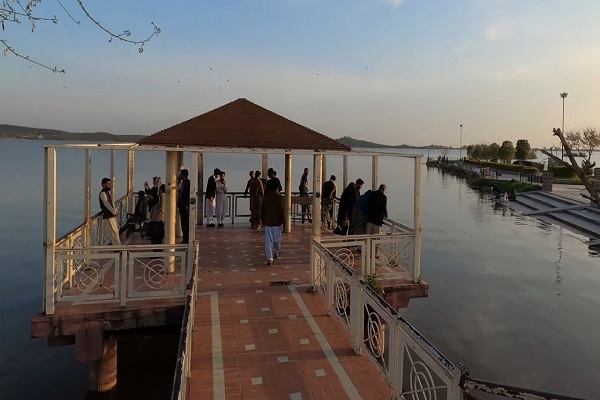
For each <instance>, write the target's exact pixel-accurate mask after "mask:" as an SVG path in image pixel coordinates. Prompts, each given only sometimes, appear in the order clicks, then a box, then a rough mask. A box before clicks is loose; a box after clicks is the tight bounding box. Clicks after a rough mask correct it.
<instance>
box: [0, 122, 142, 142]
mask: <svg viewBox="0 0 600 400" xmlns="http://www.w3.org/2000/svg"><path fill="white" fill-rule="evenodd" d="M143 137H144V136H143V135H113V134H112V133H107V132H84V133H82V132H65V131H59V130H55V129H40V128H29V127H26V126H16V125H0V139H28V140H70V141H73V142H132V143H133V142H137V141H138V140H140V139H141V138H143Z"/></svg>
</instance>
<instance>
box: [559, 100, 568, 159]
mask: <svg viewBox="0 0 600 400" xmlns="http://www.w3.org/2000/svg"><path fill="white" fill-rule="evenodd" d="M568 94H569V93H566V92H565V93H561V94H560V97H562V101H563V114H562V130H561V132H562V134H563V135H564V134H565V99H566V98H567V95H568ZM560 147H561V156H560V158H561V160H564V158H565V146H564V145H563V144H562V142H561V143H560Z"/></svg>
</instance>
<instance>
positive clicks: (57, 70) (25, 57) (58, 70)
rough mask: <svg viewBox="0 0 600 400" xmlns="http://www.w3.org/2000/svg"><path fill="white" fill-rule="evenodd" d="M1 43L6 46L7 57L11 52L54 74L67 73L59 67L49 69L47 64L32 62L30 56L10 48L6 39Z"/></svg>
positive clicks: (0, 40)
mask: <svg viewBox="0 0 600 400" xmlns="http://www.w3.org/2000/svg"><path fill="white" fill-rule="evenodd" d="M0 43H2V44H3V45H4V55H6V53H7V52H10V53H12V54H14V55H15V56H17V57H19V58H22V59H23V60H26V61H28V62H30V63H32V64H35V65H38V66H40V67H42V68H45V69H47V70H50V71H52V72H54V73H61V74H64V73H65V70H64V69H58V68H57V67H49V66H47V65H45V64H42V63H41V62H38V61H35V60H32V59H31V58H29V56H24V55H22V54H19V53H17V52H16V51H15V49H13V48H12V47H10V46H9V44H8V42H7V41H6V40H4V39H0Z"/></svg>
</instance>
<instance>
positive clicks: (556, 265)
mask: <svg viewBox="0 0 600 400" xmlns="http://www.w3.org/2000/svg"><path fill="white" fill-rule="evenodd" d="M557 252H558V259H557V260H556V261H555V262H554V268H555V271H556V275H555V278H554V282H555V285H554V286H555V289H556V295H557V296H561V295H562V292H561V290H560V284H561V282H562V276H561V275H560V265H561V263H562V259H563V228H562V226H560V227H559V228H558V245H557Z"/></svg>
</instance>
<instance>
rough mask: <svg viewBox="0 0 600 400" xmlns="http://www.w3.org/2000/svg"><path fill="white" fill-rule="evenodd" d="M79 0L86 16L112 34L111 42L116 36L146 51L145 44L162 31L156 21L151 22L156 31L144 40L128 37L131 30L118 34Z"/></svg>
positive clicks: (139, 49)
mask: <svg viewBox="0 0 600 400" xmlns="http://www.w3.org/2000/svg"><path fill="white" fill-rule="evenodd" d="M77 2H78V3H79V7H81V9H82V10H83V12H84V13H85V16H86V17H88V19H89V20H90V21H92V22H93V23H94V24H96V26H98V28H100V29H102V30H103V31H104V32H106V33H108V34H109V35H110V39H109V40H108V41H109V42H112V39H113V38H115V39H118V40H121V41H123V42H127V43H131V44H135V45H139V46H140V47H139V48H138V51H139V52H140V53H142V52H143V51H144V45H145V44H146V43H147V42H148V41H149V40H150V39H152V38H153V37H154V36H157V35H158V34H159V33H160V28H159V27H158V26H156V25H155V24H154V22H151V24H152V26H153V27H154V32H152V34H151V35H150V36H148V37H147V38H146V39H143V40H131V39H127V37H129V36H131V32H130V31H128V30H126V31H123V33H121V34H116V33H113V32H111V31H109V30H108V29H106V28H105V27H104V26H103V25H102V24H101V23H100V22H99V21H97V20H96V19H95V18H94V17H93V16H92V15H91V14H90V13H89V12H88V11H87V10H86V8H85V6H84V5H83V0H77Z"/></svg>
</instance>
